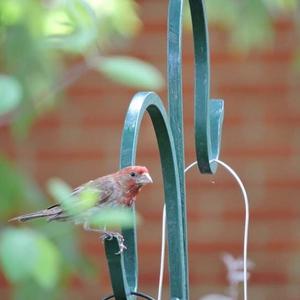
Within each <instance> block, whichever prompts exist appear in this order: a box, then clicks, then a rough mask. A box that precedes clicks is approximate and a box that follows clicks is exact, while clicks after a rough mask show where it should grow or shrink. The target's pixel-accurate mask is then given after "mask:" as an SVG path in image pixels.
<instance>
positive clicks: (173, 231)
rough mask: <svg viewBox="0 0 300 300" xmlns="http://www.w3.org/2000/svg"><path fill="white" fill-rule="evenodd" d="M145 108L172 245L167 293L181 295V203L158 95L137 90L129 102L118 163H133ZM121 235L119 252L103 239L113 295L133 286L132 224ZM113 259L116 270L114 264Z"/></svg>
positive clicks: (170, 139) (170, 138)
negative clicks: (122, 243)
mask: <svg viewBox="0 0 300 300" xmlns="http://www.w3.org/2000/svg"><path fill="white" fill-rule="evenodd" d="M146 111H147V112H148V113H149V115H150V117H151V120H152V123H153V126H154V130H155V133H156V137H157V141H158V146H159V152H160V157H161V164H162V171H163V179H164V189H165V203H166V207H167V231H168V245H169V249H174V251H170V252H169V266H170V282H171V287H170V288H171V296H172V298H179V299H184V298H185V294H186V291H185V289H186V288H187V287H186V282H187V280H186V272H185V266H186V265H187V261H186V259H183V258H184V257H185V250H184V247H185V246H184V245H185V244H184V240H185V239H186V236H185V235H184V232H183V226H182V210H183V208H182V204H183V203H182V202H181V197H180V190H179V177H178V167H177V159H176V152H175V147H174V142H173V136H172V132H171V129H170V126H169V121H168V117H167V114H166V112H165V109H164V107H163V104H162V102H161V100H160V98H159V97H158V96H157V95H156V94H155V93H151V92H149V93H143V92H141V93H138V94H136V95H135V96H134V97H133V99H132V101H131V103H130V106H129V109H128V113H127V116H126V121H125V126H124V130H123V137H122V147H121V167H125V166H128V165H134V164H135V155H136V146H137V140H138V133H139V128H140V123H141V121H142V118H143V116H144V114H145V112H146ZM123 235H124V238H125V241H126V245H127V248H128V249H127V250H126V251H125V252H124V253H122V254H121V255H115V253H116V252H118V248H116V246H118V244H117V242H116V240H113V241H108V240H106V241H105V247H106V254H107V257H108V262H109V265H110V272H111V277H112V284H113V290H114V295H115V297H116V299H128V298H129V295H130V292H131V291H136V289H137V261H136V257H137V256H136V238H135V228H134V229H127V230H124V231H123ZM117 260H118V262H119V266H118V267H117V268H118V270H117V269H116V265H114V263H115V262H116V261H117ZM112 272H113V273H112ZM126 297H127V298H126Z"/></svg>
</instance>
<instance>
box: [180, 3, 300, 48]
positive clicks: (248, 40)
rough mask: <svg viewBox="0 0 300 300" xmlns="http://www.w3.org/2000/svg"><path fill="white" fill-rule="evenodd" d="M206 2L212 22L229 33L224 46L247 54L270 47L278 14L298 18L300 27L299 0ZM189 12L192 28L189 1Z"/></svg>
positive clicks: (296, 24)
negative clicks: (227, 40) (227, 41)
mask: <svg viewBox="0 0 300 300" xmlns="http://www.w3.org/2000/svg"><path fill="white" fill-rule="evenodd" d="M205 5H206V12H207V18H208V21H209V22H210V23H211V24H215V25H219V26H221V27H222V28H224V29H225V30H226V31H227V32H228V33H229V43H228V45H224V47H226V46H229V47H230V48H231V49H230V50H231V51H232V50H234V51H238V52H242V53H247V52H249V51H250V50H253V49H262V48H266V47H270V46H271V45H272V42H273V40H274V37H275V31H274V27H273V22H274V21H275V20H276V19H277V18H278V17H285V18H288V19H292V20H294V21H295V26H296V28H297V29H298V31H299V30H300V23H299V21H300V2H299V0H206V1H205ZM185 15H186V18H185V24H186V27H187V28H191V24H190V23H191V20H190V16H189V7H188V1H187V0H186V5H185ZM295 50H296V49H295Z"/></svg>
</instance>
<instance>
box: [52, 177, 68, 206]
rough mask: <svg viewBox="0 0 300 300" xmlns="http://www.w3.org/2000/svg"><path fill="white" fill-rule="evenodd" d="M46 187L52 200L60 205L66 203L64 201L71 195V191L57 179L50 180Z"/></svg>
mask: <svg viewBox="0 0 300 300" xmlns="http://www.w3.org/2000/svg"><path fill="white" fill-rule="evenodd" d="M47 186H48V191H49V192H50V194H51V195H52V196H53V198H54V199H55V200H57V202H59V203H60V204H62V205H64V204H65V203H66V199H68V198H70V195H71V193H72V189H71V188H70V187H69V186H68V185H67V184H66V183H65V182H64V181H63V180H61V179H59V178H51V179H50V180H49V181H48V183H47Z"/></svg>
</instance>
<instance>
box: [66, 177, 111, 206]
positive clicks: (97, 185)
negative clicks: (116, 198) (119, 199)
mask: <svg viewBox="0 0 300 300" xmlns="http://www.w3.org/2000/svg"><path fill="white" fill-rule="evenodd" d="M87 188H94V189H96V190H97V191H99V195H98V199H97V204H103V203H105V202H106V201H108V199H109V197H110V196H111V195H112V193H113V191H114V186H113V182H112V181H111V180H109V179H107V180H105V179H104V178H102V179H101V180H99V179H95V180H90V181H89V182H87V183H86V184H84V185H81V186H79V187H77V188H75V189H74V190H73V192H72V193H71V196H78V195H79V194H80V193H81V192H83V191H84V190H85V189H87Z"/></svg>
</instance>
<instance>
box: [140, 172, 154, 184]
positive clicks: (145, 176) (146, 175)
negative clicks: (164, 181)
mask: <svg viewBox="0 0 300 300" xmlns="http://www.w3.org/2000/svg"><path fill="white" fill-rule="evenodd" d="M139 183H141V184H148V183H153V180H152V178H151V176H150V175H149V173H143V174H142V175H141V177H140V178H139Z"/></svg>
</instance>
